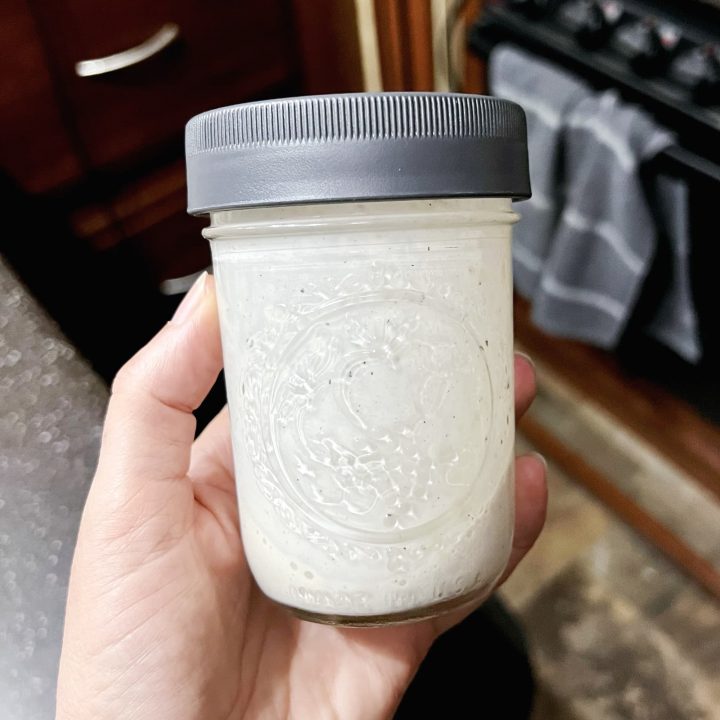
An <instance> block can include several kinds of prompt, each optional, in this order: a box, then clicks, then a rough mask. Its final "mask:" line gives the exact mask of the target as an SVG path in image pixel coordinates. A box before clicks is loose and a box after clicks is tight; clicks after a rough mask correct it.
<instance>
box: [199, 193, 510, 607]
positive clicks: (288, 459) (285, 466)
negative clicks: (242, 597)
mask: <svg viewBox="0 0 720 720" xmlns="http://www.w3.org/2000/svg"><path fill="white" fill-rule="evenodd" d="M283 210H284V211H285V212H287V211H288V209H287V208H285V209H283ZM401 210H402V212H404V213H405V214H406V216H403V217H401V218H398V213H399V212H400V211H401ZM252 212H253V211H251V214H250V215H249V214H248V212H247V211H245V212H237V213H232V215H231V214H230V213H223V214H222V215H221V216H220V220H221V221H224V222H225V223H227V222H228V221H229V220H235V221H236V222H239V221H240V220H246V219H247V218H248V217H252ZM290 212H292V211H290ZM294 212H295V216H297V217H299V218H300V220H303V213H306V214H307V216H308V217H312V218H313V219H312V221H311V220H308V219H307V218H305V219H304V220H303V222H300V223H299V225H297V226H294V227H288V226H287V223H286V224H283V222H282V219H283V217H285V216H283V215H282V213H280V216H279V217H280V220H281V222H279V223H278V225H277V227H276V228H274V229H272V228H270V229H268V224H269V223H270V222H271V221H272V218H273V217H274V215H273V212H272V211H269V210H265V211H255V215H256V216H257V217H259V218H260V220H262V221H263V222H264V223H265V225H264V226H262V222H261V223H260V224H259V225H256V226H255V227H256V228H258V227H261V226H262V227H261V231H258V230H255V231H253V230H252V229H247V228H246V229H241V230H238V229H235V230H234V229H233V228H232V227H231V226H228V225H227V224H225V225H223V224H220V223H216V225H215V227H213V228H212V229H211V230H209V231H208V232H207V235H208V236H209V237H210V238H211V239H212V250H213V262H214V267H215V274H216V278H217V287H218V301H219V309H220V319H221V327H222V336H223V352H224V357H225V367H226V383H227V391H228V401H229V404H230V412H231V418H232V428H233V448H234V455H235V466H236V473H237V486H238V499H239V504H240V513H241V525H242V534H243V541H244V545H245V551H246V553H247V556H248V560H249V562H250V566H251V568H252V571H253V574H254V576H255V578H256V580H257V582H258V583H259V585H260V587H261V588H262V590H263V591H264V592H265V593H266V594H267V595H268V596H269V597H271V598H273V599H275V600H277V601H279V602H281V603H284V604H286V605H289V606H293V607H296V608H300V609H302V610H305V611H309V612H312V613H320V614H334V615H344V616H350V617H353V616H362V615H387V614H392V613H408V612H410V613H411V612H412V611H413V610H420V609H422V608H423V607H426V606H429V605H434V604H436V603H439V602H444V601H447V600H450V599H452V598H455V597H459V596H464V595H467V594H468V593H472V592H476V591H477V592H478V593H480V592H482V591H488V590H489V589H490V588H491V586H492V584H493V583H494V582H495V581H496V580H497V578H498V576H499V574H500V573H501V572H502V570H503V568H504V566H505V563H506V561H507V558H508V555H509V552H510V547H511V541H512V527H513V517H514V486H513V482H512V467H513V466H512V460H513V438H514V416H513V379H512V367H513V358H512V279H511V270H510V243H509V238H510V227H509V223H510V222H512V220H513V219H514V215H513V214H512V213H511V212H510V203H509V201H508V200H474V201H467V200H446V201H437V200H434V201H410V202H405V203H401V202H394V203H375V204H365V205H359V204H358V205H352V206H350V205H346V206H344V208H343V207H340V206H337V205H336V206H331V209H328V208H326V206H320V208H317V207H316V208H314V209H307V208H303V209H295V211H294ZM324 212H326V213H328V215H329V216H328V217H325V216H324V215H323V213H324ZM263 213H265V214H264V215H263ZM275 216H276V217H277V216H278V215H277V213H276V214H275ZM291 217H292V216H291ZM343 217H345V220H346V221H347V224H346V225H343Z"/></svg>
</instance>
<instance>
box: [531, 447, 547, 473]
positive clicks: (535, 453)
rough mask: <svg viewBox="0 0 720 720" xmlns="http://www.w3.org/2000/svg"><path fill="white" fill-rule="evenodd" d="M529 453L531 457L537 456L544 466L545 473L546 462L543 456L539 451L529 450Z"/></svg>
mask: <svg viewBox="0 0 720 720" xmlns="http://www.w3.org/2000/svg"><path fill="white" fill-rule="evenodd" d="M530 454H531V455H532V456H533V457H535V458H537V459H538V460H539V461H540V462H541V463H542V464H543V467H544V468H545V474H546V475H547V469H548V462H547V460H546V459H545V456H544V455H541V454H540V453H539V452H531V453H530Z"/></svg>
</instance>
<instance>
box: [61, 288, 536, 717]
mask: <svg viewBox="0 0 720 720" xmlns="http://www.w3.org/2000/svg"><path fill="white" fill-rule="evenodd" d="M196 290H197V292H194V294H193V293H190V294H189V295H188V298H189V299H190V300H188V298H186V302H189V304H188V305H186V312H184V313H181V314H180V316H176V319H175V321H174V322H173V323H169V324H168V325H167V326H166V327H165V328H164V329H163V330H162V331H161V332H160V333H159V334H158V335H157V336H156V337H155V338H154V340H153V341H152V342H151V343H150V344H149V345H148V346H146V347H145V348H143V349H142V350H141V351H140V352H139V353H138V354H137V355H136V356H135V358H134V359H133V360H131V361H130V363H129V364H128V365H126V366H125V368H123V370H122V371H121V372H120V374H119V375H118V378H117V379H116V381H115V384H114V386H113V397H112V399H111V401H110V405H109V407H108V413H107V418H106V421H105V430H104V435H103V444H102V450H101V453H100V461H99V465H98V470H97V473H96V475H95V479H94V480H93V484H92V487H91V489H90V493H89V495H88V500H87V503H86V506H85V511H84V513H83V519H82V522H81V526H80V532H79V535H78V542H77V546H76V549H75V557H74V560H73V569H72V573H71V577H70V587H69V591H68V603H67V613H66V620H65V637H64V641H63V651H62V656H61V661H60V673H59V677H58V713H57V717H58V718H59V719H62V720H65V719H66V718H72V719H73V720H80V719H84V718H92V719H93V720H104V719H106V718H107V719H108V720H109V719H110V718H119V717H122V718H127V719H128V720H140V719H142V720H144V719H145V718H153V720H165V719H166V718H167V719H170V718H172V720H194V719H196V718H203V719H204V720H205V719H206V720H233V719H234V718H238V719H239V718H247V720H252V719H254V718H269V719H270V720H272V719H275V718H277V719H278V720H280V719H282V718H290V717H296V718H297V717H299V718H319V719H321V718H323V717H342V718H348V719H350V720H352V718H363V720H365V719H366V718H370V719H371V718H383V717H388V716H389V715H390V714H391V713H392V712H393V709H394V707H395V706H396V705H397V702H398V700H399V698H400V696H401V694H402V692H403V690H404V689H405V687H406V686H407V684H408V682H409V680H410V678H411V677H412V675H413V673H414V672H415V670H416V669H417V666H418V664H419V662H420V660H421V659H422V657H423V655H424V654H425V652H426V651H427V649H428V648H429V646H430V644H431V642H432V640H433V639H434V638H435V637H436V635H437V634H438V633H439V632H442V631H443V630H444V629H446V628H448V627H450V625H452V624H453V623H454V622H457V620H458V619H459V618H460V614H458V613H456V614H454V615H450V616H445V617H444V618H442V619H438V620H434V621H433V620H428V621H425V622H422V623H417V624H414V625H406V626H400V627H387V628H382V629H365V630H358V629H345V628H336V627H330V626H322V625H315V624H311V623H305V622H302V621H300V620H297V619H296V618H294V617H292V616H291V615H290V614H289V613H288V612H287V611H286V610H284V609H282V608H281V607H280V606H278V605H275V604H273V603H272V602H271V601H270V600H268V599H267V598H266V597H265V596H264V595H263V594H262V593H261V592H260V590H259V588H258V586H257V585H256V584H255V582H254V580H253V579H252V576H251V575H250V572H249V569H248V566H247V563H246V560H245V556H244V553H243V549H242V541H241V536H240V528H239V522H238V512H237V505H236V499H235V498H236V493H235V480H234V473H233V468H232V451H231V444H230V427H229V421H228V416H227V413H226V412H223V413H220V415H219V416H218V417H217V418H216V419H215V420H214V421H213V422H212V423H211V424H210V426H209V427H208V428H207V429H206V430H205V431H204V432H203V434H202V435H201V436H200V437H199V438H198V439H197V440H195V441H194V442H193V436H194V431H195V420H194V417H193V415H192V411H193V409H195V408H197V407H198V406H199V405H200V403H201V402H202V400H203V398H204V397H205V396H206V394H207V392H208V391H209V390H210V388H211V386H212V384H213V382H214V381H215V379H216V378H217V374H218V372H219V371H220V368H221V366H222V354H221V348H220V334H219V329H218V323H217V312H216V306H215V299H214V298H215V296H214V293H213V292H212V282H211V280H210V279H209V278H206V279H205V280H204V281H203V282H201V283H200V284H198V285H196ZM515 375H516V407H517V410H518V412H519V413H520V414H521V413H522V412H523V411H524V410H525V409H526V408H527V406H528V405H529V404H530V401H531V400H532V396H533V394H534V376H533V371H532V368H531V366H530V365H529V364H528V363H527V362H525V361H520V360H517V361H516V364H515ZM516 468H517V472H516V475H517V480H518V482H517V493H516V523H515V541H514V549H513V555H512V556H511V559H510V563H509V566H508V571H509V570H510V569H512V567H514V565H515V564H516V563H517V562H518V560H519V559H520V558H521V557H522V555H524V553H525V552H526V551H527V550H528V549H529V547H530V545H531V544H532V542H533V541H534V539H535V537H536V536H537V534H538V532H539V531H540V527H541V526H542V522H543V517H544V511H545V482H544V472H543V470H542V466H540V465H539V464H538V463H537V462H536V461H534V460H532V459H531V458H521V459H519V460H518V462H517V465H516ZM239 481H240V482H242V481H243V478H239Z"/></svg>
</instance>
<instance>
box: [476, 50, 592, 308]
mask: <svg viewBox="0 0 720 720" xmlns="http://www.w3.org/2000/svg"><path fill="white" fill-rule="evenodd" d="M489 81H490V89H491V91H492V92H493V93H494V94H495V95H497V96H499V97H502V98H505V99H507V100H512V101H514V102H516V103H518V104H519V105H522V107H523V108H524V109H525V113H526V115H527V126H528V150H529V156H530V180H531V183H532V198H530V200H527V201H525V202H523V203H522V205H520V206H519V212H520V215H521V219H520V222H519V223H518V225H517V226H516V228H515V231H514V235H513V272H514V275H515V288H516V289H517V291H518V292H519V293H520V294H521V295H523V296H525V297H527V298H532V297H533V295H534V294H535V291H536V290H537V287H538V284H539V282H540V276H541V273H542V269H543V267H544V265H545V262H546V260H547V258H548V256H549V254H550V250H551V247H552V243H553V237H554V232H555V227H556V225H557V220H558V215H559V212H560V210H561V209H562V205H563V196H564V178H563V173H562V171H563V141H564V124H565V122H566V120H567V117H568V115H569V113H570V112H571V111H572V110H573V109H574V108H575V107H576V106H577V104H578V103H579V102H580V101H581V100H582V99H583V98H587V97H589V96H590V94H591V91H590V89H589V88H588V86H587V85H585V83H583V82H581V81H580V80H577V79H576V78H574V77H573V76H572V75H570V74H569V73H566V72H564V71H563V70H561V69H560V68H558V67H557V66H555V65H552V64H551V63H548V62H545V61H544V60H541V59H539V58H537V57H536V56H534V55H532V54H530V53H527V52H524V51H523V50H520V49H518V48H516V47H515V46H513V45H509V44H501V45H498V46H496V47H495V48H494V49H493V51H492V53H491V55H490V63H489Z"/></svg>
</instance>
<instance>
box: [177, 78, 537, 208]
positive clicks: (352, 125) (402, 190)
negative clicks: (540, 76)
mask: <svg viewBox="0 0 720 720" xmlns="http://www.w3.org/2000/svg"><path fill="white" fill-rule="evenodd" d="M185 148H186V160H187V175H188V178H187V179H188V211H189V212H190V213H193V214H202V213H207V212H210V211H212V210H220V209H229V208H234V207H245V206H259V205H260V206H262V205H285V204H298V203H318V202H345V201H360V200H380V199H401V198H423V197H437V196H444V197H457V196H461V197H462V196H465V197H512V198H526V197H529V196H530V180H529V172H528V159H527V129H526V122H525V114H524V112H523V110H522V108H521V107H520V106H519V105H516V104H515V103H512V102H510V101H507V100H501V99H499V98H494V97H487V96H482V95H464V94H458V93H417V92H412V93H352V94H340V95H319V96H306V97H295V98H282V99H276V100H265V101H260V102H251V103H244V104H240V105H232V106H229V107H224V108H218V109H216V110H210V111H208V112H204V113H202V114H200V115H197V116H195V117H194V118H192V119H191V120H190V121H189V122H188V124H187V126H186V131H185Z"/></svg>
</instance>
